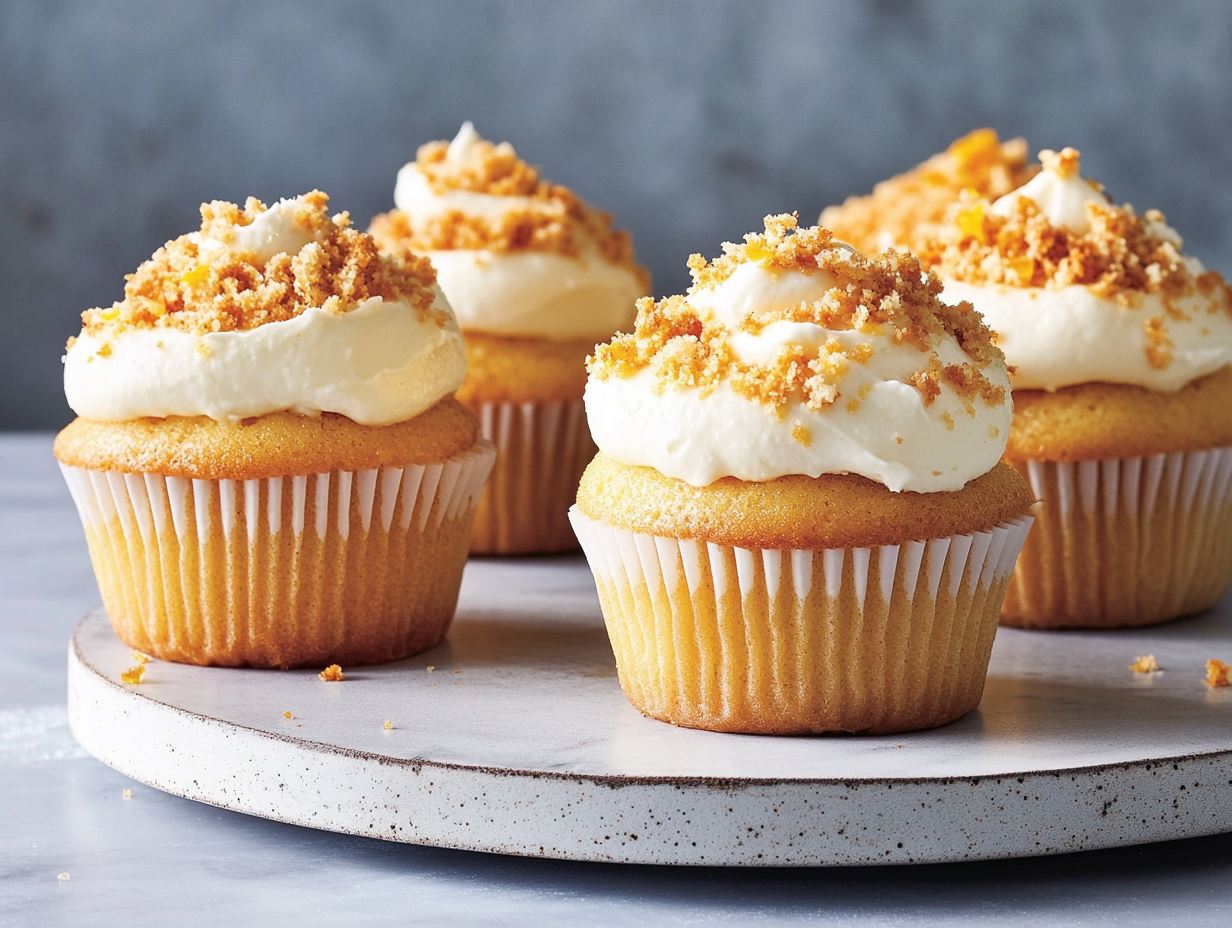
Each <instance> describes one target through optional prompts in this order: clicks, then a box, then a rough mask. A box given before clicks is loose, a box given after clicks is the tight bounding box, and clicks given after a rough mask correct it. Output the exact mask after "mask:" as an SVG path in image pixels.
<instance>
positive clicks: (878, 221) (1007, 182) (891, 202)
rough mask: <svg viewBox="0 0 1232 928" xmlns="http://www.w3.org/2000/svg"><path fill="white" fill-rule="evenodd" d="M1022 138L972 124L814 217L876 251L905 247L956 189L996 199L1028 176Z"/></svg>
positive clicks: (938, 216) (939, 215)
mask: <svg viewBox="0 0 1232 928" xmlns="http://www.w3.org/2000/svg"><path fill="white" fill-rule="evenodd" d="M1038 171H1039V168H1038V167H1036V166H1028V164H1027V143H1026V140H1025V139H1011V140H1010V141H1008V142H1002V141H1000V140H999V139H998V138H997V133H996V132H995V131H994V130H993V129H977V130H975V131H974V132H971V133H969V134H967V135H964V136H963V137H962V138H960V139H958V140H957V141H955V142H954V143H953V144H951V145H950V147H949V148H948V149H946V150H945V151H943V152H941V153H940V154H936V155H933V156H932V157H931V158H929V159H928V160H927V161H925V162H924V163H923V164H921V165H919V166H918V167H916V168H914V169H912V170H910V171H908V172H907V173H906V174H900V175H898V176H897V177H891V178H890V179H889V180H884V181H882V182H881V183H879V184H877V186H875V187H874V188H873V192H872V193H871V194H869V195H867V196H862V197H848V198H847V200H846V201H845V202H844V203H843V204H842V205H841V206H831V207H828V208H827V209H826V210H825V211H824V212H823V213H822V214H821V219H820V220H819V222H820V224H821V225H822V226H824V227H826V228H827V229H830V230H831V231H832V232H833V233H834V235H835V237H836V238H838V239H841V240H842V241H845V242H850V243H851V244H852V245H855V246H856V247H857V248H859V249H860V250H861V251H863V252H867V253H868V254H876V253H878V252H881V251H884V250H885V249H886V248H887V247H889V246H891V245H894V246H899V247H906V248H911V249H912V250H914V245H915V243H916V241H917V239H918V237H919V235H920V234H921V231H922V230H925V229H927V227H928V226H929V225H930V224H932V223H936V222H940V221H941V220H942V219H943V218H944V217H945V211H946V209H947V208H948V207H949V205H950V204H951V203H953V202H954V200H955V199H956V198H957V196H958V193H959V191H961V190H970V191H972V192H974V193H976V194H978V195H980V196H985V197H988V198H989V199H996V198H997V197H999V196H1002V195H1004V194H1006V193H1009V192H1010V191H1011V190H1014V189H1016V188H1018V187H1021V186H1022V185H1023V184H1025V183H1026V182H1027V181H1028V180H1030V179H1031V178H1032V177H1033V176H1034V175H1035V174H1036V173H1037V172H1038Z"/></svg>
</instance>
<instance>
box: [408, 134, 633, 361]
mask: <svg viewBox="0 0 1232 928" xmlns="http://www.w3.org/2000/svg"><path fill="white" fill-rule="evenodd" d="M487 147H488V143H486V142H484V140H483V139H482V138H481V137H480V136H479V134H478V133H477V132H476V131H475V129H474V127H473V126H472V125H471V124H470V123H469V122H468V123H465V124H464V125H463V126H462V128H461V130H460V131H459V132H458V134H457V136H456V137H455V138H454V140H453V141H452V142H451V143H450V144H449V148H448V150H447V153H446V156H445V162H446V164H448V165H455V166H458V167H461V166H463V165H465V164H466V163H467V162H468V161H470V160H472V159H474V158H475V157H477V153H478V152H479V150H480V149H481V148H483V149H485V150H486V149H487ZM394 204H395V205H396V206H397V207H398V209H399V210H400V211H401V212H402V213H403V214H404V215H405V217H406V219H407V221H408V223H409V224H410V226H411V228H412V229H424V228H427V227H428V226H429V225H430V224H431V223H433V222H439V221H441V220H443V219H445V218H446V217H449V216H451V215H454V214H461V215H463V216H466V217H470V218H477V219H481V220H483V221H485V222H488V223H492V224H494V225H499V224H500V223H502V222H503V221H505V220H507V219H509V218H510V217H513V216H515V215H516V214H527V213H534V212H536V211H540V212H545V211H547V212H559V211H560V205H559V204H558V203H555V202H553V201H551V200H543V199H541V198H536V197H531V196H520V195H516V194H500V195H497V194H491V193H484V192H480V191H476V190H465V189H455V188H450V189H443V190H440V189H434V187H433V184H432V183H431V182H430V181H429V179H428V177H427V176H426V175H425V174H424V172H423V170H422V169H421V168H420V166H419V165H418V163H416V162H413V161H412V162H410V163H409V164H407V165H405V166H404V167H403V168H402V169H401V170H400V171H399V172H398V180H397V184H396V186H395V188H394ZM561 218H562V219H563V213H562V215H561ZM420 253H421V254H424V255H426V256H427V257H428V258H430V259H431V261H432V263H433V265H434V266H435V267H436V269H437V274H438V279H439V281H440V284H441V288H442V289H443V290H444V291H445V293H446V294H447V295H448V297H449V302H450V304H451V305H452V306H453V310H454V313H455V314H456V316H457V319H458V323H459V325H461V327H462V328H463V329H464V330H470V331H476V332H487V333H491V334H494V335H506V336H522V337H533V338H546V339H553V340H558V341H563V340H569V339H602V338H606V337H608V336H610V335H611V334H612V333H613V332H615V331H616V330H617V329H621V328H627V327H628V326H629V325H630V324H631V323H632V321H633V315H634V303H635V302H636V300H637V299H638V297H641V296H643V295H645V289H644V286H643V282H642V280H641V279H640V278H639V276H638V274H636V273H634V271H633V270H631V269H630V268H629V267H627V266H624V265H620V264H614V263H612V262H610V261H608V260H607V259H606V258H605V257H604V256H603V255H602V254H601V253H600V251H599V249H598V248H597V247H596V245H595V242H594V241H593V239H591V238H587V237H583V239H582V241H580V242H579V243H578V249H577V253H576V254H569V255H565V254H558V253H555V252H552V251H544V250H537V249H536V250H531V249H517V250H501V251H495V250H489V249H461V248H460V249H449V250H443V249H424V250H422V251H421V252H420Z"/></svg>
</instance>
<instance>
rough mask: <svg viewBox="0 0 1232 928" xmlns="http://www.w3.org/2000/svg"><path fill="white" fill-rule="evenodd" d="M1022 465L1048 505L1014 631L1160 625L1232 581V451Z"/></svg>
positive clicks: (1017, 579) (1042, 510)
mask: <svg viewBox="0 0 1232 928" xmlns="http://www.w3.org/2000/svg"><path fill="white" fill-rule="evenodd" d="M1014 466H1015V467H1016V468H1017V470H1018V471H1019V473H1021V474H1022V475H1023V476H1024V477H1026V478H1027V480H1028V481H1029V482H1030V484H1031V490H1032V492H1033V493H1034V494H1035V496H1036V498H1037V499H1039V500H1041V504H1040V506H1039V511H1038V513H1037V515H1038V521H1037V523H1036V527H1035V531H1034V532H1033V533H1032V535H1031V538H1030V539H1029V540H1028V542H1027V544H1026V547H1025V548H1024V550H1023V555H1022V558H1021V559H1020V561H1019V565H1018V569H1017V571H1016V572H1015V575H1014V578H1013V580H1012V581H1011V583H1010V589H1009V592H1008V594H1007V596H1006V603H1005V615H1004V620H1005V622H1006V623H1007V624H1012V625H1023V626H1031V627H1044V628H1057V627H1070V628H1098V627H1116V626H1124V625H1145V624H1150V623H1153V622H1162V621H1167V620H1169V619H1174V618H1176V617H1177V616H1181V615H1187V614H1189V613H1193V612H1198V611H1201V610H1203V609H1206V608H1208V607H1210V606H1212V605H1213V604H1214V603H1215V601H1216V600H1217V599H1218V598H1219V597H1220V595H1221V594H1222V593H1223V591H1224V590H1225V589H1226V588H1227V586H1228V582H1229V580H1230V579H1232V531H1230V530H1229V525H1230V520H1232V448H1216V449H1212V450H1210V451H1193V452H1188V453H1177V454H1158V455H1154V456H1152V457H1144V458H1123V459H1106V460H1100V461H1081V462H1056V461H1026V462H1023V463H1017V464H1015V465H1014Z"/></svg>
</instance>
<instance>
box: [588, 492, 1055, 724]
mask: <svg viewBox="0 0 1232 928" xmlns="http://www.w3.org/2000/svg"><path fill="white" fill-rule="evenodd" d="M570 518H571V520H572V522H573V526H574V528H575V530H576V531H577V534H578V538H579V540H580V541H581V543H582V549H583V550H584V551H585V552H586V558H587V560H588V561H589V562H590V566H591V570H592V571H593V572H594V575H595V581H596V585H597V587H598V591H599V602H600V604H601V606H602V609H603V616H604V620H605V621H606V623H607V629H608V635H609V637H610V638H611V642H612V649H613V651H614V652H615V654H616V666H617V669H618V671H619V674H620V683H621V686H622V687H623V689H624V692H625V695H626V696H627V697H628V699H629V701H630V702H631V703H633V705H634V706H635V707H636V708H637V709H639V710H640V711H641V712H643V713H644V714H646V715H648V716H651V717H653V718H657V719H662V720H663V721H666V722H671V723H673V724H676V725H682V726H687V727H690V728H705V729H711V730H714V731H729V732H749V733H764V734H804V733H821V732H838V731H848V732H867V733H878V732H893V731H910V730H914V729H921V728H931V727H934V726H937V725H944V724H945V723H947V722H950V721H953V720H954V719H956V718H958V717H959V716H961V715H963V714H965V713H967V712H969V711H971V710H972V709H974V708H975V707H976V706H977V705H978V704H979V701H980V696H981V694H982V693H983V689H984V677H985V674H986V672H987V668H988V660H989V657H990V655H991V652H992V642H993V636H994V635H995V633H996V628H997V617H998V614H999V613H1000V611H1001V601H1002V598H1003V597H1004V595H1005V588H1006V585H1007V583H1008V582H1009V577H1010V573H1011V572H1012V570H1013V567H1014V560H1015V558H1017V556H1018V552H1019V550H1020V549H1021V547H1022V543H1023V540H1024V539H1025V538H1026V536H1027V532H1028V530H1029V529H1030V527H1031V518H1030V517H1029V516H1024V517H1022V518H1020V519H1016V520H1014V521H1012V522H1006V523H1003V524H1001V525H998V526H996V527H995V528H992V529H990V530H988V531H982V532H975V533H973V534H970V535H955V536H951V537H948V538H934V539H931V540H928V541H912V542H908V543H906V544H903V545H887V546H882V547H875V548H847V549H829V550H818V551H803V550H771V549H765V550H763V549H755V548H739V547H731V546H726V545H716V544H708V543H705V542H699V541H693V540H685V539H675V538H662V537H659V536H655V535H648V534H638V533H634V532H632V531H628V530H625V529H620V528H615V527H613V526H610V525H607V524H605V523H603V522H598V521H595V520H592V519H589V518H587V517H586V516H584V515H582V514H581V512H579V511H578V509H577V508H576V507H574V508H573V509H572V510H571V511H570Z"/></svg>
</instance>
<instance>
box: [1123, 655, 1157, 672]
mask: <svg viewBox="0 0 1232 928" xmlns="http://www.w3.org/2000/svg"><path fill="white" fill-rule="evenodd" d="M1129 669H1130V670H1132V671H1133V672H1134V673H1157V672H1158V671H1160V670H1162V669H1163V668H1162V667H1160V666H1159V664H1158V663H1157V662H1156V660H1155V655H1154V654H1143V655H1141V656H1140V657H1138V658H1136V659H1135V660H1134V662H1133V663H1132V664H1130V665H1129Z"/></svg>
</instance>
